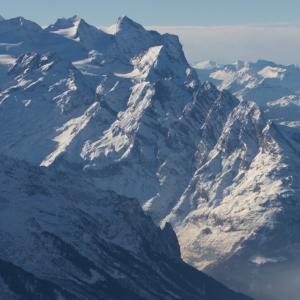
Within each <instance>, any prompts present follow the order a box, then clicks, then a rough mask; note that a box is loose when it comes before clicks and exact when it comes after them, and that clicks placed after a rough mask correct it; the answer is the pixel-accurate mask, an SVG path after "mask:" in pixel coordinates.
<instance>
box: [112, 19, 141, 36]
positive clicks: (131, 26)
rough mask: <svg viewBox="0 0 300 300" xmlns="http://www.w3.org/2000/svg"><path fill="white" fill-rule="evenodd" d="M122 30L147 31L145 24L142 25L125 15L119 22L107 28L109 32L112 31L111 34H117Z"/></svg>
mask: <svg viewBox="0 0 300 300" xmlns="http://www.w3.org/2000/svg"><path fill="white" fill-rule="evenodd" d="M122 30H124V31H127V30H143V31H146V30H145V29H144V27H143V26H141V25H140V24H138V23H136V22H134V21H133V20H131V19H130V18H128V17H127V16H125V15H123V16H121V17H120V18H119V19H118V21H117V23H115V24H113V25H112V26H111V27H109V28H108V29H107V32H108V33H110V34H117V33H118V32H120V31H122Z"/></svg>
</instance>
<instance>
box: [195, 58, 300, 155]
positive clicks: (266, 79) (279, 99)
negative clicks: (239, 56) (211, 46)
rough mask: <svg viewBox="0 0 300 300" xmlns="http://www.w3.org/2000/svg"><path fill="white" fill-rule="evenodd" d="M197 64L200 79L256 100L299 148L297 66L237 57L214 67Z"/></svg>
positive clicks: (299, 76)
mask: <svg viewBox="0 0 300 300" xmlns="http://www.w3.org/2000/svg"><path fill="white" fill-rule="evenodd" d="M205 63H206V62H203V64H205ZM199 64H200V65H201V63H199ZM199 64H198V65H195V66H194V68H195V70H196V71H197V73H198V76H199V78H200V79H201V80H210V81H212V82H213V83H214V84H216V85H217V87H218V88H219V89H221V90H223V89H226V90H229V91H230V92H232V93H233V94H234V95H235V96H236V97H237V98H239V99H240V100H247V101H254V102H256V103H257V104H258V105H259V107H260V108H261V109H262V110H263V111H264V113H265V115H266V118H267V119H270V120H272V121H273V122H275V123H276V124H277V126H278V127H279V128H280V129H281V131H282V132H283V133H284V135H285V136H286V137H287V139H288V140H289V142H291V143H292V144H293V146H294V147H296V148H297V149H298V150H300V148H299V146H300V144H299V138H298V137H299V129H300V127H299V113H300V107H299V103H300V102H299V101H300V98H299V90H300V87H299V80H300V69H299V68H298V66H296V65H288V66H284V65H280V64H276V63H274V62H271V61H266V60H258V61H257V62H256V63H252V62H243V61H236V62H235V63H233V64H229V65H224V66H219V67H214V68H209V67H206V68H200V67H199Z"/></svg>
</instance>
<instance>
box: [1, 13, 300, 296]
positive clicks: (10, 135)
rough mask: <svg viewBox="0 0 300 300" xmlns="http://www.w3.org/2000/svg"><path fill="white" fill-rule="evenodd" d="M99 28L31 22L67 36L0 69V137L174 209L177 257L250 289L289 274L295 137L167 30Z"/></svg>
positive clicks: (154, 205)
mask: <svg viewBox="0 0 300 300" xmlns="http://www.w3.org/2000/svg"><path fill="white" fill-rule="evenodd" d="M2 22H3V21H2ZM5 22H8V21H5ZM81 26H83V27H81ZM82 28H84V34H83V35H82V32H83V29H82ZM95 30H97V29H95V28H94V27H92V26H90V27H89V26H88V25H87V24H86V23H85V22H84V21H83V20H81V19H80V18H78V17H75V18H71V19H68V20H66V19H63V20H59V21H58V22H57V23H56V24H54V25H51V26H50V27H48V28H47V29H46V30H45V31H42V33H37V34H41V36H40V38H41V37H42V36H43V35H45V34H47V35H48V36H49V38H50V37H51V39H58V38H59V39H61V40H63V41H64V42H63V43H62V44H61V45H62V47H57V52H58V54H53V53H50V54H49V53H48V54H42V53H41V51H42V49H44V48H42V47H40V46H39V47H35V46H32V49H31V52H30V53H27V54H23V55H21V56H20V57H19V58H17V59H16V60H15V62H14V63H13V64H12V66H11V67H10V70H9V72H8V73H5V72H4V73H3V78H4V80H3V81H2V83H1V84H2V86H1V89H2V90H1V94H0V101H1V102H0V103H1V104H0V108H1V116H2V121H1V125H0V126H2V129H1V130H2V131H3V132H5V134H4V135H3V136H2V137H1V139H2V140H1V149H2V150H1V151H2V152H3V153H5V154H7V155H11V156H14V157H18V158H23V159H25V160H27V161H30V162H34V163H38V164H41V165H43V166H48V167H50V168H57V169H58V170H61V171H62V170H63V171H64V172H68V173H70V172H71V173H74V174H77V175H78V176H79V175H80V176H86V177H88V178H90V180H92V181H93V184H94V185H95V186H96V187H97V188H100V189H101V190H112V191H114V192H115V193H117V194H118V195H121V196H120V197H124V199H127V198H136V199H138V200H139V203H140V204H141V206H142V208H143V210H144V211H145V212H146V214H147V215H149V216H151V217H152V219H153V220H154V221H155V223H156V224H159V225H161V226H162V227H164V225H165V223H166V222H169V223H171V225H172V226H173V228H174V229H175V232H176V233H177V235H178V238H179V244H180V246H181V250H182V251H181V254H182V257H183V258H184V259H185V260H186V261H187V262H189V263H191V264H193V265H194V266H196V267H197V268H199V269H203V268H204V269H205V270H206V271H207V272H210V274H212V275H214V276H215V277H217V278H218V279H220V280H222V281H223V282H224V283H228V284H230V285H231V286H232V287H234V288H236V289H240V290H241V291H247V292H249V293H250V294H251V295H255V296H257V299H269V298H270V297H273V296H274V295H273V293H275V294H277V295H278V297H281V294H280V291H278V290H277V287H278V286H279V285H278V284H277V281H275V280H274V281H272V282H267V281H263V280H261V278H268V276H269V275H271V273H274V272H275V273H276V272H281V270H290V273H289V272H288V276H286V278H292V276H293V274H294V273H293V272H294V271H293V270H294V269H292V268H289V267H288V266H290V265H295V266H296V260H297V258H298V254H295V253H297V251H296V250H295V249H297V245H298V234H297V232H298V224H299V222H298V219H299V217H298V216H299V198H298V190H299V180H298V179H299V171H298V170H299V168H298V161H299V152H298V150H297V149H298V148H297V146H295V143H294V142H292V141H291V139H289V138H288V137H285V136H284V135H283V134H282V132H281V127H279V126H278V125H276V123H274V122H272V121H269V120H268V118H267V116H266V115H265V114H264V113H263V112H262V111H261V109H260V108H259V106H258V105H257V104H255V103H253V102H247V101H239V100H238V99H237V98H236V97H235V96H233V95H232V94H231V93H230V92H228V91H226V90H223V91H220V90H218V89H217V88H216V87H215V86H214V85H213V84H211V83H209V82H206V83H204V84H202V85H201V83H200V81H199V79H198V77H197V74H196V72H195V71H194V70H193V69H192V68H191V67H190V66H189V64H188V63H187V61H186V59H185V57H184V53H183V51H182V47H181V45H180V43H179V41H178V38H177V37H175V36H172V35H168V34H165V35H160V34H158V33H157V32H152V31H150V32H148V31H146V30H145V29H144V28H143V27H142V26H140V25H139V24H136V23H135V22H133V21H132V20H130V19H128V18H127V17H121V18H120V19H119V20H118V22H117V23H116V24H115V25H113V26H112V27H111V28H109V29H108V30H106V32H104V31H99V32H97V31H95ZM2 36H3V33H2V32H1V30H0V39H1V38H2ZM83 37H86V38H88V42H87V39H84V38H83ZM75 40H76V41H75ZM99 41H102V42H101V43H100V42H99ZM69 43H76V45H77V46H76V47H77V48H76V49H77V50H76V55H75V54H74V55H73V54H72V52H70V53H69V59H70V60H72V62H73V65H71V64H70V63H69V62H67V61H66V60H65V55H66V54H65V50H64V49H65V48H63V45H67V44H68V45H69ZM100 44H101V47H100V46H99V45H100ZM39 45H43V47H45V45H44V44H39ZM70 45H71V44H70ZM104 45H105V46H104ZM80 49H81V50H80ZM33 52H34V53H33ZM13 53H14V52H11V53H8V54H7V53H6V54H5V55H14V54H13ZM3 55H4V54H3ZM33 141H35V143H36V144H33ZM122 199H123V198H122ZM122 201H124V203H125V202H126V201H127V200H126V201H125V200H122ZM128 201H129V200H128ZM131 218H135V217H134V216H133V215H132V216H131ZM143 226H144V225H143ZM167 228H168V227H167ZM283 233H284V234H283ZM153 238H154V239H158V241H160V239H162V237H160V238H156V237H153ZM152 240H153V239H152ZM158 244H160V242H158ZM283 245H284V246H283ZM295 251H296V252H295ZM237 263H238V265H239V266H240V267H236V266H237ZM270 266H271V267H270ZM224 268H225V269H224ZM226 268H228V269H229V270H233V271H230V272H226V270H227V269H226ZM221 270H222V271H221ZM224 270H225V271H224ZM241 270H242V272H244V273H247V274H249V276H248V275H247V276H246V275H245V276H240V271H241ZM223 271H224V272H223ZM268 274H269V275H268ZM289 282H290V284H289V288H290V289H291V290H293V291H296V290H297V286H296V285H294V283H293V282H292V281H289ZM266 286H268V287H269V288H265V287H266ZM276 297H277V296H276V295H275V296H274V297H273V298H272V299H280V298H278V297H277V298H276ZM285 297H286V299H289V298H288V294H287V293H285ZM290 299H293V298H290Z"/></svg>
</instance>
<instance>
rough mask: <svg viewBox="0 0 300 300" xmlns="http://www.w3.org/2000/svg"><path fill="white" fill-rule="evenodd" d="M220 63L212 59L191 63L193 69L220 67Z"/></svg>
mask: <svg viewBox="0 0 300 300" xmlns="http://www.w3.org/2000/svg"><path fill="white" fill-rule="evenodd" d="M220 66H221V65H219V64H218V63H216V62H214V61H212V60H206V61H200V62H197V63H195V64H194V65H193V68H195V69H200V70H202V69H206V70H211V69H214V68H220Z"/></svg>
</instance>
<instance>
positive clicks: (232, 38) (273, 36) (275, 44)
mask: <svg viewBox="0 0 300 300" xmlns="http://www.w3.org/2000/svg"><path fill="white" fill-rule="evenodd" d="M272 25H273V26H263V25H240V26H216V27H201V26H151V27H150V26H147V27H146V29H148V30H156V31H158V32H160V33H166V32H168V33H172V34H176V35H178V36H179V39H180V41H181V43H182V45H183V50H184V52H185V54H186V57H187V59H188V61H189V62H190V63H194V62H196V61H205V60H208V59H210V60H213V61H216V62H218V63H230V62H233V61H236V60H238V59H239V60H244V61H253V62H254V61H257V60H258V59H266V60H271V61H274V62H276V63H281V64H286V65H288V64H299V65H300V51H299V49H300V27H292V26H291V24H282V26H279V27H278V26H276V25H277V24H272ZM286 25H289V27H286Z"/></svg>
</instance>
